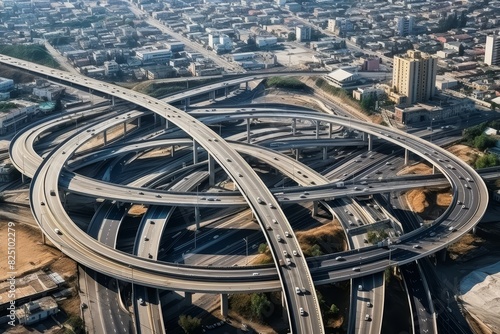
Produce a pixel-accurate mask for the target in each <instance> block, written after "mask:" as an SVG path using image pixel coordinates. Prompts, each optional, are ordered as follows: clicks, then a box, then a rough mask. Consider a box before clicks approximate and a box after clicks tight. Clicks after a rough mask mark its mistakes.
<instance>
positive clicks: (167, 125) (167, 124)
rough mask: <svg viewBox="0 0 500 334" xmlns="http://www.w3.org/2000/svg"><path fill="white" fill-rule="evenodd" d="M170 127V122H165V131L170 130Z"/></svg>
mask: <svg viewBox="0 0 500 334" xmlns="http://www.w3.org/2000/svg"><path fill="white" fill-rule="evenodd" d="M169 126H170V124H169V122H168V120H165V129H168V127H169Z"/></svg>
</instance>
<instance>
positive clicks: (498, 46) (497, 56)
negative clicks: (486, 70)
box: [484, 35, 500, 66]
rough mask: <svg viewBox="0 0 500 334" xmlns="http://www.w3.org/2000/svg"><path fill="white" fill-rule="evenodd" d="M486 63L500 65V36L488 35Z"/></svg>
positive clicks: (485, 54)
mask: <svg viewBox="0 0 500 334" xmlns="http://www.w3.org/2000/svg"><path fill="white" fill-rule="evenodd" d="M484 63H485V64H487V65H490V66H492V65H495V66H500V36H498V35H491V36H487V37H486V47H485V50H484Z"/></svg>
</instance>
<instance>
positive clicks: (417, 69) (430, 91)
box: [390, 50, 437, 106]
mask: <svg viewBox="0 0 500 334" xmlns="http://www.w3.org/2000/svg"><path fill="white" fill-rule="evenodd" d="M436 73H437V59H436V58H434V57H431V56H429V55H427V54H423V53H421V52H420V51H414V50H409V51H408V52H407V55H406V56H396V57H394V70H393V73H392V92H391V94H390V95H391V98H393V99H394V100H395V101H396V103H398V104H403V105H407V106H408V105H412V104H414V103H417V102H426V101H428V100H429V99H430V98H431V97H432V96H433V95H434V93H435V91H436Z"/></svg>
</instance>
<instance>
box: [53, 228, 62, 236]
mask: <svg viewBox="0 0 500 334" xmlns="http://www.w3.org/2000/svg"><path fill="white" fill-rule="evenodd" d="M54 232H56V234H59V235H61V234H62V232H61V230H59V229H58V228H55V229H54Z"/></svg>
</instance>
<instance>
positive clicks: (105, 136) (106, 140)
mask: <svg viewBox="0 0 500 334" xmlns="http://www.w3.org/2000/svg"><path fill="white" fill-rule="evenodd" d="M124 124H125V123H124ZM124 135H125V134H124ZM102 138H103V141H104V146H106V145H108V136H107V135H106V130H104V131H103V132H102Z"/></svg>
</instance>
